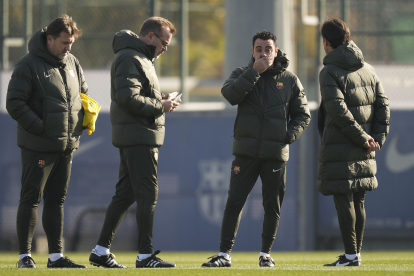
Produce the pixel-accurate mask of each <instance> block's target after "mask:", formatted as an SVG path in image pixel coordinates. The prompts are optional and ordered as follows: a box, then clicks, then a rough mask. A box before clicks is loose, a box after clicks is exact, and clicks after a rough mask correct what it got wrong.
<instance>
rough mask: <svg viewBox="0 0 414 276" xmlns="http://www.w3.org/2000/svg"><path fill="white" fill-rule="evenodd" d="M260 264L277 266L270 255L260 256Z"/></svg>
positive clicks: (262, 265)
mask: <svg viewBox="0 0 414 276" xmlns="http://www.w3.org/2000/svg"><path fill="white" fill-rule="evenodd" d="M259 266H261V267H272V266H275V261H274V260H273V259H272V257H270V256H260V258H259Z"/></svg>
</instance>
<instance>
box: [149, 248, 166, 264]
mask: <svg viewBox="0 0 414 276" xmlns="http://www.w3.org/2000/svg"><path fill="white" fill-rule="evenodd" d="M160 253H161V250H155V252H154V253H152V254H151V258H152V259H153V260H155V261H157V262H164V261H163V260H161V259H160V258H158V257H156V255H158V254H160Z"/></svg>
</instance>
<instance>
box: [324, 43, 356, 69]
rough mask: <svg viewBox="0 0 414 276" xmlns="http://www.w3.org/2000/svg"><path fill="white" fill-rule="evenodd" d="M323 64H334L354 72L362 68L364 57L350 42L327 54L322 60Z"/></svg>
mask: <svg viewBox="0 0 414 276" xmlns="http://www.w3.org/2000/svg"><path fill="white" fill-rule="evenodd" d="M323 64H324V65H327V64H334V65H337V66H339V67H341V68H344V69H346V70H351V71H355V70H358V69H360V68H361V67H362V66H364V56H363V55H362V52H361V50H360V49H359V48H358V46H357V45H356V44H355V43H354V42H353V41H352V40H351V41H349V42H348V43H345V44H342V45H341V46H339V47H337V48H335V49H334V50H333V51H331V52H330V53H329V54H327V55H326V56H325V57H324V59H323Z"/></svg>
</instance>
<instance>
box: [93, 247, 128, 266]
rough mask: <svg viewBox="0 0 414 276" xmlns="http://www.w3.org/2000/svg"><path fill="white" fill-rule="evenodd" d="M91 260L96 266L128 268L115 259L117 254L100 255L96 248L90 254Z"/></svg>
mask: <svg viewBox="0 0 414 276" xmlns="http://www.w3.org/2000/svg"><path fill="white" fill-rule="evenodd" d="M89 262H90V263H91V265H94V266H98V267H99V266H103V267H107V268H126V266H124V265H121V264H119V263H117V262H116V261H115V255H114V254H112V253H109V254H108V255H98V253H96V250H95V249H92V253H91V255H90V256H89Z"/></svg>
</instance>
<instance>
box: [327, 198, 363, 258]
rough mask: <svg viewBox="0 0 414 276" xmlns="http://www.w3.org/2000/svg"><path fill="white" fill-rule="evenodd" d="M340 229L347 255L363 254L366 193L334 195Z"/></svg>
mask: <svg viewBox="0 0 414 276" xmlns="http://www.w3.org/2000/svg"><path fill="white" fill-rule="evenodd" d="M333 197H334V202H335V208H336V212H337V213H338V221H339V228H340V229H341V235H342V241H343V243H344V246H345V253H346V254H356V253H358V252H361V247H362V239H363V237H364V229H365V220H366V216H365V206H364V202H365V191H362V192H357V193H353V194H338V195H334V196H333Z"/></svg>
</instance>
